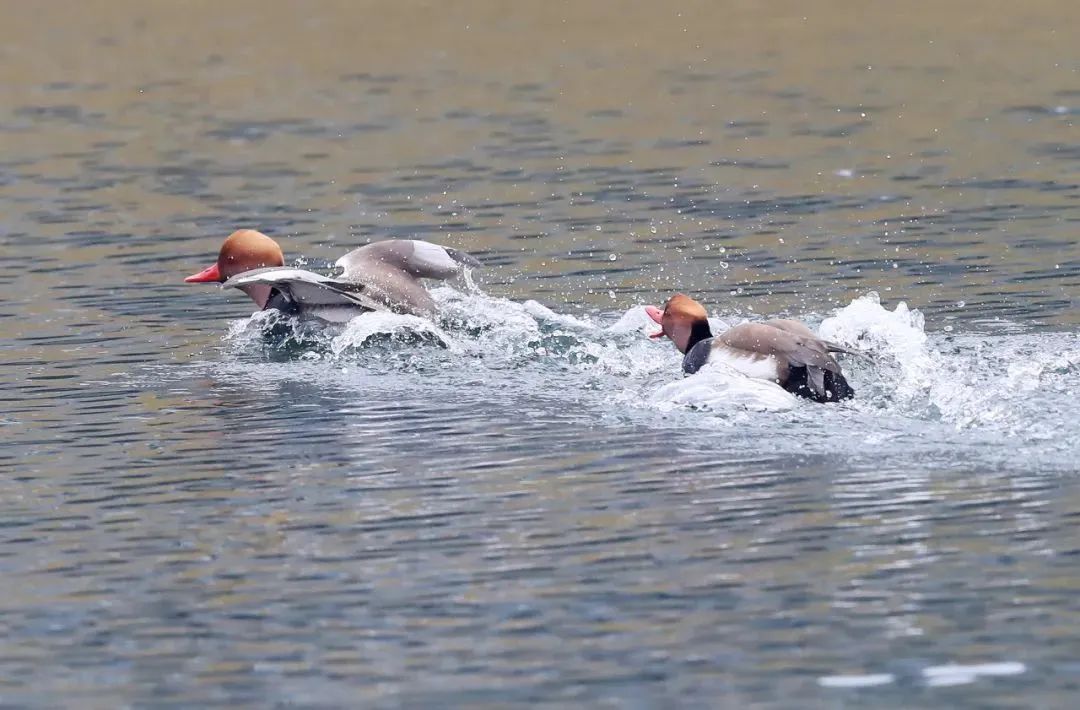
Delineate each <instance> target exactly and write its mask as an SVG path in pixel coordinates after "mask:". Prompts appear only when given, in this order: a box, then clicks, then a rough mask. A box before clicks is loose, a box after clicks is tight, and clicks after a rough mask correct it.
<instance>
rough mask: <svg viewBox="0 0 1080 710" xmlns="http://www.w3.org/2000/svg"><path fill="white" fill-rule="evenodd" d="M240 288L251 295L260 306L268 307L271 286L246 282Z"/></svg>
mask: <svg viewBox="0 0 1080 710" xmlns="http://www.w3.org/2000/svg"><path fill="white" fill-rule="evenodd" d="M240 290H241V291H243V292H244V293H246V294H247V295H249V296H251V300H252V301H255V304H256V305H258V306H259V308H266V302H267V301H269V300H270V290H271V289H270V287H269V286H267V285H266V284H244V285H243V286H241V287H240Z"/></svg>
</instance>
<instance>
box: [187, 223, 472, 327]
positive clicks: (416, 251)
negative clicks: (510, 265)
mask: <svg viewBox="0 0 1080 710" xmlns="http://www.w3.org/2000/svg"><path fill="white" fill-rule="evenodd" d="M479 264H480V262H478V261H477V260H476V259H475V258H474V257H472V256H470V255H468V254H466V253H464V252H461V251H458V250H457V249H451V248H449V247H443V246H439V245H438V244H432V243H431V242H425V241H420V240H417V239H388V240H385V241H380V242H373V243H371V244H368V245H366V246H362V247H360V248H359V249H354V250H352V251H350V252H349V253H348V254H345V255H344V256H342V257H341V258H340V259H338V260H337V261H336V262H335V266H336V267H337V268H338V269H339V273H338V274H337V275H335V276H333V277H330V276H323V275H322V274H317V273H315V272H313V271H307V270H305V269H298V268H292V267H287V266H285V255H284V254H283V252H282V251H281V247H280V246H279V245H278V243H277V242H275V241H274V240H273V239H271V238H270V237H268V236H266V235H265V234H263V233H262V232H258V231H256V230H254V229H241V230H238V231H235V232H233V233H232V234H231V235H229V237H228V239H226V240H225V243H224V244H222V245H221V250H220V251H219V252H218V258H217V261H215V262H214V263H213V264H211V265H210V266H208V267H206V268H205V269H203V270H202V271H200V272H198V273H195V274H192V275H191V276H188V277H187V278H186V279H184V281H186V282H187V283H218V284H221V286H222V288H236V289H239V290H241V291H243V292H244V293H246V294H247V295H248V296H250V297H251V300H253V301H254V302H255V304H256V305H257V306H259V308H261V309H263V310H269V309H277V310H279V311H282V312H285V313H289V314H291V315H311V316H315V317H317V318H320V319H322V320H327V321H335V322H343V321H347V320H350V319H351V318H353V317H355V316H357V315H360V314H361V313H365V312H367V311H376V310H389V311H394V312H396V313H408V314H412V315H422V316H430V315H432V314H433V313H434V312H435V302H434V301H433V300H432V298H431V294H429V293H428V291H427V289H426V288H424V285H423V283H422V282H421V281H420V279H424V278H427V279H448V278H452V277H454V276H457V275H458V274H460V273H462V272H463V271H465V270H466V269H469V268H473V267H476V266H479Z"/></svg>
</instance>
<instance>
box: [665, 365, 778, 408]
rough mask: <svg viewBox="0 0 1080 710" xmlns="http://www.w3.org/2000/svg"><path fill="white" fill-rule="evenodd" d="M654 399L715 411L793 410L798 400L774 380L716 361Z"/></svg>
mask: <svg viewBox="0 0 1080 710" xmlns="http://www.w3.org/2000/svg"><path fill="white" fill-rule="evenodd" d="M650 399H651V401H652V402H653V403H654V404H657V405H661V406H662V405H665V404H675V405H679V406H683V407H692V408H695V409H707V410H711V411H724V410H732V409H748V410H752V411H782V410H785V409H791V408H792V407H794V406H795V404H796V401H797V400H796V398H795V396H794V395H792V394H790V393H789V392H787V391H785V390H784V389H783V388H782V387H780V386H779V385H777V384H776V383H774V382H769V381H767V380H759V379H755V378H752V377H747V376H746V375H744V374H742V373H740V372H737V371H736V370H734V369H732V368H731V367H728V366H727V365H725V364H723V363H712V362H710V363H709V364H707V365H706V366H705V367H703V368H702V369H701V370H699V371H698V372H697V373H696V374H694V375H691V376H689V377H680V379H677V380H675V381H674V382H669V383H668V384H666V385H664V386H662V387H660V388H659V389H658V390H656V392H654V393H653V394H652V396H651V398H650Z"/></svg>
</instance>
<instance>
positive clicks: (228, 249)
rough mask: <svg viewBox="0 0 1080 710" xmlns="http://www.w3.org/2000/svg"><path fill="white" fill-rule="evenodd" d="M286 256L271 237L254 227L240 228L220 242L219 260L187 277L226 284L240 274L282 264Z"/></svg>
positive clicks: (189, 279)
mask: <svg viewBox="0 0 1080 710" xmlns="http://www.w3.org/2000/svg"><path fill="white" fill-rule="evenodd" d="M284 264H285V255H284V254H282V253H281V247H279V246H278V243H277V242H275V241H274V240H273V239H271V238H270V237H268V236H266V235H265V234H263V233H262V232H256V231H255V230H254V229H240V230H237V231H235V232H233V233H232V234H230V235H229V238H228V239H226V240H225V243H224V244H222V245H221V251H220V252H218V258H217V261H216V262H215V263H213V264H211V265H210V266H208V267H206V268H205V269H203V270H202V271H200V272H199V273H197V274H192V275H191V276H188V277H187V278H186V279H184V281H186V282H187V283H215V282H216V283H224V282H225V281H228V280H229V279H230V278H232V277H233V276H236V275H237V274H242V273H244V272H245V271H251V270H252V269H260V268H262V267H264V266H283V265H284Z"/></svg>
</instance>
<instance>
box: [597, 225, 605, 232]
mask: <svg viewBox="0 0 1080 710" xmlns="http://www.w3.org/2000/svg"><path fill="white" fill-rule="evenodd" d="M603 229H604V228H603V227H601V226H600V225H599V224H598V225H596V231H598V232H601V231H603Z"/></svg>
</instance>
